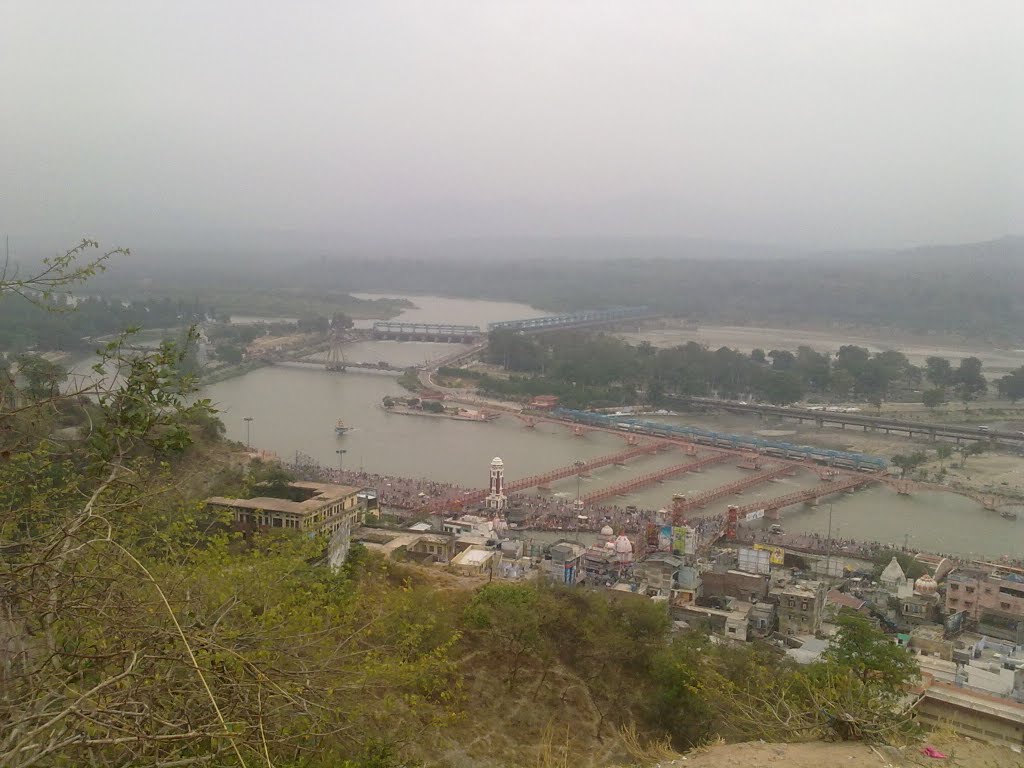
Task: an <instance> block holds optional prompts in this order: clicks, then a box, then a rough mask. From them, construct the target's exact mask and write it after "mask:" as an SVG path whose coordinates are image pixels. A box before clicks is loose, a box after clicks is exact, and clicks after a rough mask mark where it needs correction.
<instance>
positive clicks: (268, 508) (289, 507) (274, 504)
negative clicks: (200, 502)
mask: <svg viewBox="0 0 1024 768" xmlns="http://www.w3.org/2000/svg"><path fill="white" fill-rule="evenodd" d="M288 487H290V488H294V489H296V490H297V491H304V492H306V493H309V494H310V496H309V498H308V499H305V500H304V501H292V500H291V499H278V498H274V497H272V496H256V497H254V498H251V499H229V498H228V497H226V496H211V497H210V498H208V499H207V500H206V503H207V504H212V505H214V506H218V507H230V508H231V509H251V510H262V511H264V512H287V513H290V514H293V515H299V516H304V515H309V514H312V513H314V512H318V511H319V510H321V509H323V508H324V507H326V506H330V505H331V504H334V503H335V502H338V501H341V500H343V499H347V498H348V497H350V496H353V495H355V494H357V493H359V492H360V491H361V490H362V489H361V488H356V487H355V486H351V485H335V484H334V483H310V482H304V481H296V482H294V483H288Z"/></svg>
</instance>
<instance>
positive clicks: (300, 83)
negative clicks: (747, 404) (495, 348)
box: [0, 0, 1024, 253]
mask: <svg viewBox="0 0 1024 768" xmlns="http://www.w3.org/2000/svg"><path fill="white" fill-rule="evenodd" d="M2 37H3V42H4V44H3V45H2V46H0V66H3V68H4V71H5V72H7V73H8V75H7V77H6V78H5V81H4V84H3V86H2V93H3V94H4V105H5V117H4V119H3V120H2V121H0V141H2V143H3V146H4V148H5V152H4V153H3V156H2V157H0V172H2V174H3V177H4V180H5V183H4V185H3V193H2V199H0V233H9V234H10V236H11V239H12V251H16V252H22V253H37V252H40V251H51V250H59V249H61V248H63V247H65V246H66V245H68V244H69V243H73V242H75V241H77V240H78V239H79V238H81V237H83V236H89V237H95V238H97V239H99V240H100V241H101V242H103V243H104V244H105V245H114V244H117V245H128V246H131V247H132V248H134V249H135V250H137V251H140V252H145V251H147V250H148V251H153V252H167V251H173V250H181V251H190V252H197V251H223V252H228V251H234V250H237V251H240V252H244V251H246V250H253V251H259V250H262V249H268V250H275V249H276V250H278V251H281V252H285V251H287V250H288V248H291V249H292V250H295V251H296V252H301V251H303V250H306V249H314V250H317V249H319V250H343V251H344V250H352V249H359V248H368V249H372V248H379V247H381V245H382V244H395V243H400V244H401V243H404V244H419V245H420V246H422V245H423V244H435V245H436V244H438V243H442V244H443V243H445V242H451V241H458V242H461V243H467V242H472V241H473V240H477V239H479V240H483V241H496V240H509V241H514V240H519V241H522V240H523V239H531V238H539V239H564V240H571V239H588V238H592V239H598V240H600V239H607V240H615V239H629V238H636V239H639V240H651V241H657V240H665V241H666V242H672V241H677V240H685V241H691V244H692V243H694V242H696V243H699V242H701V241H706V242H708V243H728V244H733V245H736V246H737V247H739V248H744V247H749V246H753V247H756V248H764V249H767V250H769V251H770V250H772V249H777V250H796V251H801V250H802V251H820V250H830V251H845V250H868V249H870V250H875V249H898V248H907V247H913V246H926V245H941V244H950V243H976V242H981V241H986V240H990V239H996V238H1000V237H1002V236H1006V235H1012V234H1015V233H1017V234H1019V233H1024V150H1022V149H1021V145H1020V142H1019V138H1018V137H1019V136H1021V135H1024V100H1022V99H1021V98H1020V97H1019V93H1020V91H1021V79H1022V78H1021V72H1024V46H1021V45H1019V41H1020V40H1021V39H1024V6H1021V5H1020V4H1019V3H1012V2H995V1H993V2H986V3H982V4H975V5H970V6H964V5H963V4H959V3H952V2H928V3H925V2H905V3H899V4H893V3H885V2H870V3H864V4H857V5H849V6H847V5H845V4H829V3H820V2H794V1H791V2H776V3H772V4H764V3H753V2H715V3H710V2H709V3H688V4H679V3H673V2H651V3H646V4H643V6H638V5H637V4H634V3H627V2H601V1H599V0H593V1H592V2H585V3H582V2H580V3H577V2H568V1H565V2H520V3H498V2H448V1H445V0H438V2H435V3H430V4H416V3H403V2H384V3H374V4H356V3H349V4H344V3H340V4H339V3H327V2H324V3H316V2H308V3H302V4H285V3H268V4H264V5H261V6H256V5H255V4H251V3H243V2H238V1H228V0H225V2H221V3H215V4H206V3H203V4H200V3H195V2H181V3H176V4H173V5H167V6H150V5H146V4H138V3H128V2H108V3H98V4H92V3H90V4H78V3H72V2H57V1H54V2H40V3H34V4H12V5H11V6H10V7H9V8H8V11H7V13H6V14H5V30H4V32H3V33H2Z"/></svg>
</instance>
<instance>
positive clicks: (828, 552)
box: [825, 504, 832, 578]
mask: <svg viewBox="0 0 1024 768" xmlns="http://www.w3.org/2000/svg"><path fill="white" fill-rule="evenodd" d="M831 569H832V505H831V504H829V505H828V541H827V542H826V544H825V578H828V577H829V576H830V574H829V571H830V570H831Z"/></svg>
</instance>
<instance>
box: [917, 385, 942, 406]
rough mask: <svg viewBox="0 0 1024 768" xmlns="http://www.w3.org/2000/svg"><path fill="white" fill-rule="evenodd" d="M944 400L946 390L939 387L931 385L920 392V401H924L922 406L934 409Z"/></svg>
mask: <svg viewBox="0 0 1024 768" xmlns="http://www.w3.org/2000/svg"><path fill="white" fill-rule="evenodd" d="M945 401H946V392H945V390H943V389H942V388H941V387H932V388H931V389H926V390H925V391H924V392H923V393H922V394H921V402H922V403H924V407H925V408H928V409H931V410H934V409H935V408H938V407H939V406H940V405H942V404H943V403H944V402H945Z"/></svg>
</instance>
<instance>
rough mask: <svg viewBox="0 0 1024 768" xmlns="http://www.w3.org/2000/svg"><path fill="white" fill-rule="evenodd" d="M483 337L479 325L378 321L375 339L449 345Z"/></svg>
mask: <svg viewBox="0 0 1024 768" xmlns="http://www.w3.org/2000/svg"><path fill="white" fill-rule="evenodd" d="M481 336H483V331H482V330H480V326H478V325H454V324H451V323H402V322H388V321H383V320H378V321H377V322H375V323H374V324H373V338H375V339H388V340H389V341H440V342H445V343H448V344H472V343H473V342H474V341H477V340H478V339H479V338H480V337H481Z"/></svg>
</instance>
